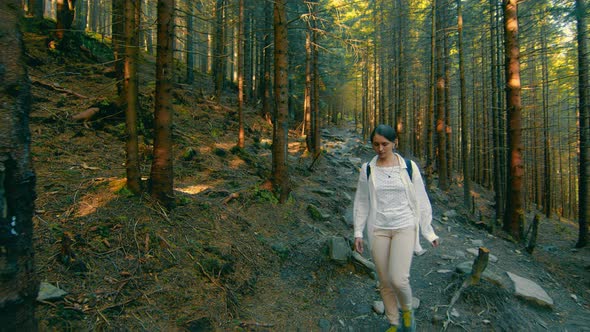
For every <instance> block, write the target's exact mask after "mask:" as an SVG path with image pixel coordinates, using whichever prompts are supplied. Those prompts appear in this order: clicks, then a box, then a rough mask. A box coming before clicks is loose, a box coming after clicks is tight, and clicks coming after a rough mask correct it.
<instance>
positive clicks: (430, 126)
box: [425, 0, 437, 182]
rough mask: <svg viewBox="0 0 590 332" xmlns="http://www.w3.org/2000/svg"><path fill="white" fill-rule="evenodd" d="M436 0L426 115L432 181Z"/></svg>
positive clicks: (428, 163)
mask: <svg viewBox="0 0 590 332" xmlns="http://www.w3.org/2000/svg"><path fill="white" fill-rule="evenodd" d="M436 11H437V10H436V0H432V8H431V21H432V22H431V25H432V27H431V30H430V80H429V83H430V94H429V96H428V115H427V117H426V140H425V141H426V153H427V158H426V160H427V164H426V165H427V166H426V180H427V181H428V182H430V181H432V174H433V172H434V165H435V164H436V159H435V156H434V130H433V129H434V109H435V99H436V98H435V97H436Z"/></svg>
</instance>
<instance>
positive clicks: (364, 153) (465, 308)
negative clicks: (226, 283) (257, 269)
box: [246, 128, 590, 331]
mask: <svg viewBox="0 0 590 332" xmlns="http://www.w3.org/2000/svg"><path fill="white" fill-rule="evenodd" d="M323 134H324V137H323V138H324V144H325V145H324V146H325V149H326V151H327V153H326V155H325V158H324V160H322V162H321V164H322V166H321V167H320V169H318V170H317V171H316V172H314V174H313V175H312V178H315V179H316V185H317V186H320V187H321V188H322V189H321V190H320V192H324V193H329V194H328V196H329V197H330V198H331V200H329V201H325V202H322V204H321V209H322V211H325V214H326V215H325V220H324V221H323V222H320V224H319V225H313V226H309V231H307V232H304V234H299V236H297V235H295V236H292V235H293V234H291V233H289V234H288V235H289V236H286V237H284V242H283V243H282V244H281V245H282V246H286V247H291V248H293V249H292V255H291V256H290V257H289V258H288V259H287V260H285V261H284V262H283V264H282V266H281V268H280V271H279V272H277V273H278V276H276V275H275V276H273V277H270V279H269V284H266V283H265V286H264V287H262V289H260V292H257V293H256V294H255V295H254V296H253V297H252V298H251V299H249V301H246V303H247V304H246V307H248V308H249V309H248V312H250V313H252V315H253V317H256V318H258V319H260V320H261V321H268V320H269V319H271V320H272V318H273V317H276V316H277V315H276V314H277V313H281V312H285V313H286V316H287V317H286V318H285V319H286V321H287V323H286V324H289V323H288V322H289V321H291V322H293V325H292V326H291V327H295V326H308V327H309V326H313V325H314V323H315V324H316V328H317V329H318V330H321V331H381V330H384V329H386V328H387V322H386V321H385V319H384V316H382V315H379V314H377V313H375V310H374V308H373V304H374V301H379V300H380V297H379V294H378V292H377V289H376V281H375V280H374V279H373V278H372V276H370V275H369V274H368V273H365V272H364V271H363V269H362V268H355V267H354V264H353V263H348V264H345V265H341V266H339V265H338V264H337V263H334V262H328V261H326V258H325V256H326V250H327V249H326V242H327V241H328V240H329V239H330V238H331V237H334V236H336V237H338V236H342V237H344V238H346V239H348V241H351V240H352V228H351V223H352V220H351V209H352V201H351V200H350V197H353V195H354V188H355V186H356V181H357V178H358V171H356V169H358V166H360V163H361V161H365V160H368V159H369V158H370V157H371V156H372V151H371V150H370V146H369V145H368V144H363V143H362V141H361V139H360V137H358V135H357V134H356V133H354V132H352V130H350V129H346V128H330V129H329V130H324V131H323ZM316 173H319V174H316ZM303 189H304V190H311V191H312V192H313V191H314V190H316V189H314V188H313V187H311V188H309V187H306V188H302V190H303ZM459 189H460V188H457V190H459ZM336 193H340V194H336ZM343 193H347V194H344V195H342V194H343ZM297 194H301V195H305V194H304V193H303V192H301V193H297V192H296V195H297ZM429 195H430V197H431V200H432V203H433V215H434V221H433V225H434V227H435V230H436V232H437V234H438V235H439V236H440V238H441V246H439V247H438V248H431V247H430V246H428V245H427V244H426V245H425V246H424V247H425V248H426V249H427V252H426V253H425V254H423V255H421V256H416V257H415V258H414V264H413V267H412V272H411V283H412V287H413V291H414V296H415V298H417V299H418V300H419V303H420V304H419V308H418V309H417V310H416V315H417V321H418V331H440V330H444V329H445V328H444V327H445V326H447V327H446V329H447V330H449V331H455V330H456V331H482V330H483V331H543V330H550V331H590V315H589V314H590V311H589V310H588V300H587V299H588V297H589V295H590V293H589V287H588V286H589V281H590V280H589V279H588V273H586V274H585V275H583V276H574V275H572V276H571V277H573V278H574V279H577V280H578V281H580V286H582V285H583V287H576V286H575V285H572V284H568V283H567V282H568V281H567V280H565V279H561V278H560V277H559V276H556V275H554V274H552V273H551V272H549V271H548V270H547V269H546V266H544V265H543V264H541V263H540V262H539V261H538V260H537V259H536V258H535V257H534V256H538V255H541V256H547V253H546V252H545V251H546V250H549V251H551V250H553V251H556V250H559V249H557V246H556V245H555V244H551V243H544V241H543V240H542V241H541V242H540V243H539V246H538V249H537V253H538V254H535V255H534V256H531V255H529V254H527V253H526V252H525V250H524V249H523V248H521V247H520V246H519V245H516V244H514V243H511V242H508V241H507V240H505V239H502V238H500V237H497V236H494V235H491V234H490V233H488V232H487V231H485V230H482V229H480V228H477V227H476V226H475V225H474V223H472V222H471V221H470V219H472V217H470V216H469V215H468V214H467V213H466V212H465V211H464V209H462V208H461V207H460V203H459V202H461V197H460V196H459V195H458V194H457V193H456V192H451V193H448V194H445V193H442V192H440V191H438V190H437V189H435V188H430V192H429ZM482 196H483V193H482ZM296 197H298V196H296ZM478 202H479V204H490V202H488V201H485V199H483V198H480V199H479V200H478ZM545 231H549V230H548V229H546V228H545ZM421 241H422V244H423V245H424V244H425V243H424V240H423V239H422V240H421ZM545 241H546V240H545ZM349 243H350V242H349ZM480 246H481V247H486V248H488V249H489V250H490V252H491V255H492V256H493V261H491V262H489V263H488V268H487V271H486V273H485V276H484V278H483V279H482V280H481V281H480V283H479V284H477V285H473V286H470V287H468V288H467V289H466V290H465V291H463V292H462V293H461V295H460V297H459V300H458V301H457V302H456V303H455V305H454V306H453V310H448V305H449V303H450V301H451V298H452V297H453V295H454V294H455V292H456V291H457V289H458V288H459V287H460V285H461V283H462V282H463V280H464V279H465V278H466V275H465V274H462V273H458V272H457V266H458V265H460V264H461V263H465V262H467V263H469V262H473V259H474V258H475V255H474V254H473V252H474V251H475V252H477V248H478V247H480ZM562 254H564V255H569V256H585V257H588V250H586V249H583V250H580V251H573V250H567V252H565V253H563V252H562ZM586 262H587V261H586ZM587 267H588V265H586V268H587ZM275 272H276V271H275ZM506 272H510V273H512V274H515V275H518V276H521V277H524V278H527V279H530V280H531V281H533V282H535V283H536V284H538V285H539V286H540V287H542V289H544V290H545V291H546V292H547V293H548V296H549V297H550V298H551V299H552V300H553V303H554V305H553V307H552V308H551V309H549V308H547V307H543V306H539V305H538V304H535V303H534V302H531V301H530V300H523V299H522V298H518V297H517V296H516V295H515V294H514V284H513V283H512V281H511V280H510V278H508V276H507V273H506ZM488 273H490V274H489V275H488ZM564 273H574V272H573V271H569V272H565V271H564ZM496 283H501V284H496ZM537 295H540V294H537ZM250 308H251V309H250ZM447 311H448V312H447ZM318 314H320V316H321V318H319V320H318V318H317V315H318ZM307 315H309V316H308V317H309V318H308V319H307V320H306V318H307V317H306V316H307ZM278 316H280V315H278ZM314 320H317V322H314ZM289 326H290V325H285V327H289ZM281 329H282V327H281V328H279V329H278V330H281ZM303 330H305V329H303Z"/></svg>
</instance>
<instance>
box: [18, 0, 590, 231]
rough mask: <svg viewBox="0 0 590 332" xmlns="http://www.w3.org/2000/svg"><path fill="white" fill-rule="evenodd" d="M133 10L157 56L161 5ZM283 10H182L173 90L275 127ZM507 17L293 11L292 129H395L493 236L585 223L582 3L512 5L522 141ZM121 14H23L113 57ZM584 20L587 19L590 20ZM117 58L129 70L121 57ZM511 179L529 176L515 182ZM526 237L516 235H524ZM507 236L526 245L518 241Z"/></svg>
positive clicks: (487, 6)
mask: <svg viewBox="0 0 590 332" xmlns="http://www.w3.org/2000/svg"><path fill="white" fill-rule="evenodd" d="M121 3H123V2H121ZM132 3H135V1H132ZM137 3H138V4H139V5H138V6H137V8H138V9H139V10H138V13H137V15H138V17H139V19H138V28H137V29H136V31H138V33H139V34H138V38H137V39H138V40H137V42H136V43H137V45H138V46H139V47H140V49H141V50H142V51H143V52H146V53H147V54H154V55H155V54H156V47H155V45H157V44H158V40H157V33H156V28H157V22H158V18H157V15H158V13H157V10H156V9H157V8H156V1H149V0H143V1H138V2H137ZM64 4H65V5H64ZM274 4H275V3H274V2H271V1H259V2H251V1H245V2H239V1H237V0H236V1H232V0H216V1H213V0H211V1H181V0H179V1H176V2H175V4H174V15H175V16H174V17H175V18H174V35H173V38H172V39H173V40H172V45H173V56H174V59H175V62H176V63H177V66H176V67H177V72H176V74H175V78H174V79H175V80H176V81H177V82H189V83H190V82H192V81H193V80H194V75H195V74H198V75H211V78H212V80H213V82H214V86H215V96H216V98H217V99H219V98H220V97H221V91H223V90H224V89H236V88H237V87H238V85H239V90H240V96H243V97H241V102H242V103H246V104H249V105H252V106H255V105H259V106H260V108H261V113H262V114H266V116H267V117H269V116H270V117H273V116H271V115H273V114H274V113H273V112H275V110H274V107H275V106H273V105H278V104H277V101H276V100H272V98H273V97H272V95H273V93H276V90H273V89H272V88H271V86H272V85H273V84H275V83H276V82H274V80H275V79H276V77H274V76H273V75H270V72H273V71H276V69H277V67H276V66H277V62H276V61H277V59H275V60H272V59H273V58H275V54H273V53H272V52H273V48H274V47H275V46H276V45H278V44H277V40H275V38H276V36H275V33H276V30H273V15H276V12H275V13H273V8H274V7H273V6H274ZM510 4H511V2H500V1H489V2H486V1H450V0H449V1H406V0H397V1H381V0H373V1H345V0H333V1H326V0H313V1H306V2H300V1H286V2H285V4H284V6H285V13H286V16H287V18H286V20H287V21H286V26H287V31H288V32H287V35H286V36H287V41H288V46H287V53H286V54H285V55H286V56H287V58H286V59H287V61H288V62H287V63H288V68H287V72H288V83H287V84H286V86H285V87H284V88H285V89H286V90H285V94H286V98H287V99H286V104H285V105H287V107H288V117H287V118H285V121H286V122H287V123H286V125H287V126H288V127H289V128H291V129H297V130H299V131H300V132H301V135H305V136H307V137H308V148H309V150H310V151H311V152H312V153H318V151H320V149H321V148H320V144H321V143H319V139H316V138H317V137H319V134H318V133H319V131H318V130H319V128H321V127H323V126H328V125H330V124H337V123H339V122H340V121H354V123H355V124H356V126H357V128H358V129H359V130H360V131H362V133H363V134H364V136H365V137H367V135H368V133H369V132H370V131H371V129H372V128H373V127H374V126H375V124H377V123H389V124H394V125H395V126H396V128H397V129H398V131H399V134H400V148H401V150H402V151H403V152H405V153H407V154H409V155H412V156H414V157H415V158H417V159H420V160H422V161H423V162H424V164H425V170H426V172H427V174H428V177H429V178H430V179H431V180H432V179H435V177H436V178H437V179H438V185H439V186H440V187H441V188H445V187H446V186H448V183H450V182H453V181H463V180H462V179H465V180H467V181H465V184H466V188H467V189H466V190H468V189H469V188H470V186H469V184H470V183H471V182H473V183H475V184H478V185H481V186H483V187H485V188H489V189H492V190H494V191H495V192H496V200H497V203H496V213H497V216H498V217H497V219H498V222H500V220H501V219H503V216H504V215H505V211H506V209H507V208H510V207H511V202H515V199H516V201H519V200H520V196H522V200H523V204H524V205H523V207H524V208H525V209H526V210H527V211H531V210H539V211H542V212H543V213H544V214H546V215H547V216H550V215H557V216H559V217H563V218H566V219H570V220H576V219H578V218H579V217H580V216H579V213H580V209H579V208H578V207H579V206H580V204H579V199H580V183H583V182H584V181H582V182H580V177H579V171H578V170H583V169H585V166H583V165H581V163H583V162H584V161H585V160H584V159H580V153H582V156H584V155H585V154H584V150H585V149H586V148H587V147H586V146H585V145H584V142H583V139H581V137H582V138H583V137H585V136H584V135H583V134H584V130H585V129H584V128H585V126H587V120H586V119H585V118H584V117H585V115H584V114H585V112H582V113H580V112H579V110H580V107H581V106H579V102H578V97H579V93H578V92H579V90H578V87H579V86H580V84H579V83H578V82H579V77H581V76H580V75H578V74H579V69H578V60H579V58H578V53H579V52H578V48H577V46H578V43H577V39H576V37H577V31H578V28H577V27H576V20H575V19H574V18H575V17H576V16H575V15H576V11H575V9H576V8H577V7H576V3H575V2H574V1H549V0H535V1H524V2H515V3H514V6H516V5H517V6H518V10H517V11H516V10H515V13H517V17H518V19H517V22H516V23H515V25H514V26H515V27H517V30H516V31H514V34H513V37H512V38H514V41H515V42H516V44H514V45H516V48H515V49H517V50H518V51H519V54H518V56H517V58H515V60H516V61H518V66H519V73H518V74H519V75H518V80H519V82H518V83H519V86H518V89H519V90H518V98H519V102H520V104H519V107H518V114H517V118H518V119H519V122H518V128H512V127H511V124H513V120H511V119H512V117H511V116H512V113H510V111H509V110H510V109H511V107H509V105H507V104H506V103H507V102H510V101H509V100H507V95H506V93H507V89H506V88H505V87H506V86H507V84H510V81H509V80H510V79H511V78H510V77H507V76H506V71H505V70H506V68H507V66H508V64H509V63H508V62H507V59H509V58H508V57H509V56H510V54H509V53H508V52H507V50H506V45H507V44H506V43H507V42H508V41H510V40H511V39H507V34H506V32H507V30H506V26H507V25H506V24H505V22H507V20H506V15H507V11H506V10H507V9H508V8H509V7H510ZM68 5H69V7H68ZM38 6H43V8H42V9H41V10H39V9H36V8H37V7H38ZM123 7H124V6H123ZM123 7H117V6H116V3H111V1H106V0H105V1H82V0H78V1H68V2H65V1H64V2H62V1H29V2H25V9H26V10H27V13H28V15H30V16H35V15H39V14H38V13H39V12H43V15H44V16H45V17H48V18H54V19H57V21H58V29H57V30H56V31H57V32H58V35H59V31H62V30H60V27H62V26H63V25H64V24H65V25H67V28H66V31H69V32H77V33H79V32H82V31H84V32H87V33H89V34H92V35H94V36H95V37H96V38H100V39H101V40H105V38H106V39H109V38H111V37H112V40H113V43H114V44H113V45H114V47H115V49H116V48H117V43H119V44H121V43H125V41H126V40H127V43H129V42H130V41H133V39H125V38H118V37H117V36H118V34H126V33H127V32H126V31H127V30H125V29H121V28H120V27H121V25H120V24H118V23H120V22H121V21H122V20H124V19H125V17H126V16H125V15H121V13H123V10H127V11H129V10H130V9H125V8H123ZM279 7H281V6H279ZM578 7H580V8H582V10H583V11H584V12H583V17H585V15H586V9H585V6H584V5H583V4H582V5H581V6H580V5H579V6H578ZM458 9H459V10H458ZM117 10H119V11H121V13H118V12H117ZM64 12H68V13H70V14H69V15H63V13H64ZM60 13H62V14H60ZM459 15H460V16H459ZM64 18H65V19H64ZM459 18H460V19H461V20H460V22H461V29H460V30H459V29H458V27H459V25H458V23H459ZM63 20H65V21H66V22H65V23H64V22H62V21H63ZM68 20H69V22H67V21H68ZM275 23H276V22H275ZM118 27H119V28H118ZM76 29H78V30H76ZM117 29H119V30H118V32H117V31H115V30H117ZM459 31H460V34H461V40H462V42H461V44H459V43H458V41H459ZM58 37H59V36H58ZM240 38H241V39H240ZM121 53H124V52H123V50H122V51H121ZM585 56H586V55H585V54H583V55H582V57H585ZM461 57H463V59H464V61H462V62H461V63H460V58H461ZM115 58H120V59H123V58H124V57H122V55H121V54H118V55H117V52H115ZM118 61H123V60H118ZM181 68H182V69H181ZM460 78H462V79H460ZM507 80H508V81H507ZM510 98H511V97H510V96H508V99H510ZM271 100H272V102H271ZM273 103H274V104H273ZM279 113H280V112H279ZM509 115H510V117H509ZM275 116H276V115H275ZM520 119H521V120H520ZM271 120H272V119H271ZM275 122H276V121H275ZM281 126H282V124H281V125H279V126H277V128H281ZM512 134H517V137H518V141H519V142H518V144H517V146H518V148H517V150H518V155H519V157H518V161H515V160H512V159H511V156H514V153H513V152H514V151H512V150H511V149H513V148H514V147H511V145H510V144H509V143H514V139H511V135H512ZM241 135H243V133H242V134H241ZM239 144H243V143H239ZM281 144H285V143H284V142H283V143H281ZM520 147H522V148H520ZM521 150H522V151H521ZM463 161H465V163H464V164H463ZM514 162H517V163H518V166H515V164H511V163H514ZM280 164H281V163H280V162H279V164H278V165H280ZM511 165H512V166H511ZM513 166H514V167H517V168H518V169H519V170H518V173H519V174H522V176H521V175H518V176H516V175H515V174H516V173H514V172H512V171H511V167H513ZM274 168H276V167H274ZM277 169H279V170H280V169H281V168H280V167H279V168H277ZM467 170H472V171H473V172H469V171H467ZM464 175H467V177H465V176H464ZM283 176H288V175H287V174H284V175H280V177H283ZM276 181H277V180H276V179H275V181H274V183H275V185H276V184H277V182H276ZM514 181H517V182H518V183H519V184H518V186H519V187H522V191H520V189H519V190H518V191H517V192H518V194H516V195H517V196H516V197H512V196H510V195H509V194H510V192H511V190H509V189H508V188H509V187H510V186H513V185H514V183H515V182H514ZM283 187H285V185H284V184H283ZM584 188H585V187H582V189H584ZM513 189H514V188H513ZM584 190H585V189H584ZM465 195H466V196H469V195H471V194H470V193H469V192H467V191H466V194H465ZM468 202H469V199H468V197H467V198H466V204H468ZM518 205H519V206H520V203H519V204H518ZM518 209H520V208H518ZM585 218H586V216H582V219H585ZM506 222H508V223H510V222H511V221H505V223H506ZM519 223H523V221H519ZM505 227H506V225H505ZM523 227H524V225H520V226H519V228H520V232H521V233H522V228H523ZM512 235H513V236H516V237H517V238H518V237H519V236H517V234H515V233H514V231H513V234H512Z"/></svg>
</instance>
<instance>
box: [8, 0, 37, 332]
mask: <svg viewBox="0 0 590 332" xmlns="http://www.w3.org/2000/svg"><path fill="white" fill-rule="evenodd" d="M22 15H23V13H22V7H21V3H20V1H18V0H5V1H2V2H0V31H2V33H0V68H2V79H0V99H1V100H2V111H1V112H0V239H2V241H1V242H0V275H2V282H0V308H2V309H1V310H0V326H1V329H2V330H6V331H36V330H37V322H36V320H35V303H36V302H35V301H36V297H37V291H38V289H39V282H38V280H37V277H36V273H35V263H34V259H33V253H34V246H33V220H32V219H33V212H34V211H35V207H34V202H35V173H34V171H33V168H32V165H31V155H30V141H31V137H30V136H31V135H30V130H29V122H28V121H29V113H30V111H31V104H30V102H31V93H30V91H31V90H30V82H29V79H28V74H27V69H26V66H25V65H24V64H25V59H24V49H23V41H22V34H21V33H20V26H19V19H20V18H21V17H22Z"/></svg>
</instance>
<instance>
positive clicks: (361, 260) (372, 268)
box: [352, 251, 376, 273]
mask: <svg viewBox="0 0 590 332" xmlns="http://www.w3.org/2000/svg"><path fill="white" fill-rule="evenodd" d="M352 258H353V259H354V260H355V262H357V263H359V264H360V265H361V266H363V267H364V268H365V269H367V270H368V272H369V273H373V272H375V271H376V269H375V264H374V263H373V262H371V261H370V260H368V259H366V258H365V257H363V256H362V255H361V254H359V253H358V252H356V251H353V252H352Z"/></svg>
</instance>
